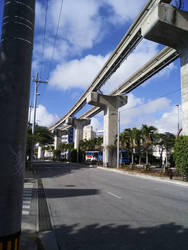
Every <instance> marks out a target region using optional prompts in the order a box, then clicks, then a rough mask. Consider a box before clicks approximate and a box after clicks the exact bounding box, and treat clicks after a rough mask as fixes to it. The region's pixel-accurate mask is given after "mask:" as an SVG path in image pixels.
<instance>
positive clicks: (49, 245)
mask: <svg viewBox="0 0 188 250" xmlns="http://www.w3.org/2000/svg"><path fill="white" fill-rule="evenodd" d="M41 180H42V179H41ZM42 182H43V180H42ZM43 187H44V184H43ZM44 192H45V187H44ZM45 194H46V192H45ZM45 196H46V195H45ZM46 197H47V196H46ZM45 199H46V203H47V207H48V212H49V215H50V222H51V226H52V230H51V231H43V232H39V235H38V237H39V239H40V242H41V244H42V246H43V248H44V250H52V249H53V250H59V247H58V244H57V240H56V236H55V233H54V230H53V228H54V222H53V219H52V218H53V217H52V211H51V208H50V206H49V203H48V198H45Z"/></svg>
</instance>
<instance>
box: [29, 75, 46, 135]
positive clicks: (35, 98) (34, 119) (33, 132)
mask: <svg viewBox="0 0 188 250" xmlns="http://www.w3.org/2000/svg"><path fill="white" fill-rule="evenodd" d="M33 82H35V92H34V111H33V123H32V135H34V134H35V122H36V108H37V96H38V95H39V93H38V87H39V85H40V83H48V81H42V80H39V76H38V73H37V75H36V79H33Z"/></svg>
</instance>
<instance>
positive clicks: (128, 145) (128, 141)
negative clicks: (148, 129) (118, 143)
mask: <svg viewBox="0 0 188 250" xmlns="http://www.w3.org/2000/svg"><path fill="white" fill-rule="evenodd" d="M121 140H123V142H122V145H123V146H124V148H125V149H127V150H128V151H129V152H130V153H131V159H132V160H131V164H132V165H133V164H134V148H135V144H134V136H133V131H132V130H131V129H130V128H127V129H125V130H124V131H123V133H122V135H121Z"/></svg>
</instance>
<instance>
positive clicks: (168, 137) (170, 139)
mask: <svg viewBox="0 0 188 250" xmlns="http://www.w3.org/2000/svg"><path fill="white" fill-rule="evenodd" d="M158 136H159V140H158V144H157V145H158V146H159V148H160V151H161V156H160V158H162V153H163V151H164V150H165V151H166V162H165V164H164V166H163V172H165V171H166V167H167V166H168V155H169V153H171V151H172V149H173V147H174V144H175V139H176V137H175V135H174V134H172V133H169V132H166V133H164V134H159V135H158Z"/></svg>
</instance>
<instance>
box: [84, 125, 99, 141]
mask: <svg viewBox="0 0 188 250" xmlns="http://www.w3.org/2000/svg"><path fill="white" fill-rule="evenodd" d="M95 137H96V133H95V131H93V127H92V126H91V125H90V126H86V127H84V129H83V140H91V139H93V138H95Z"/></svg>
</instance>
